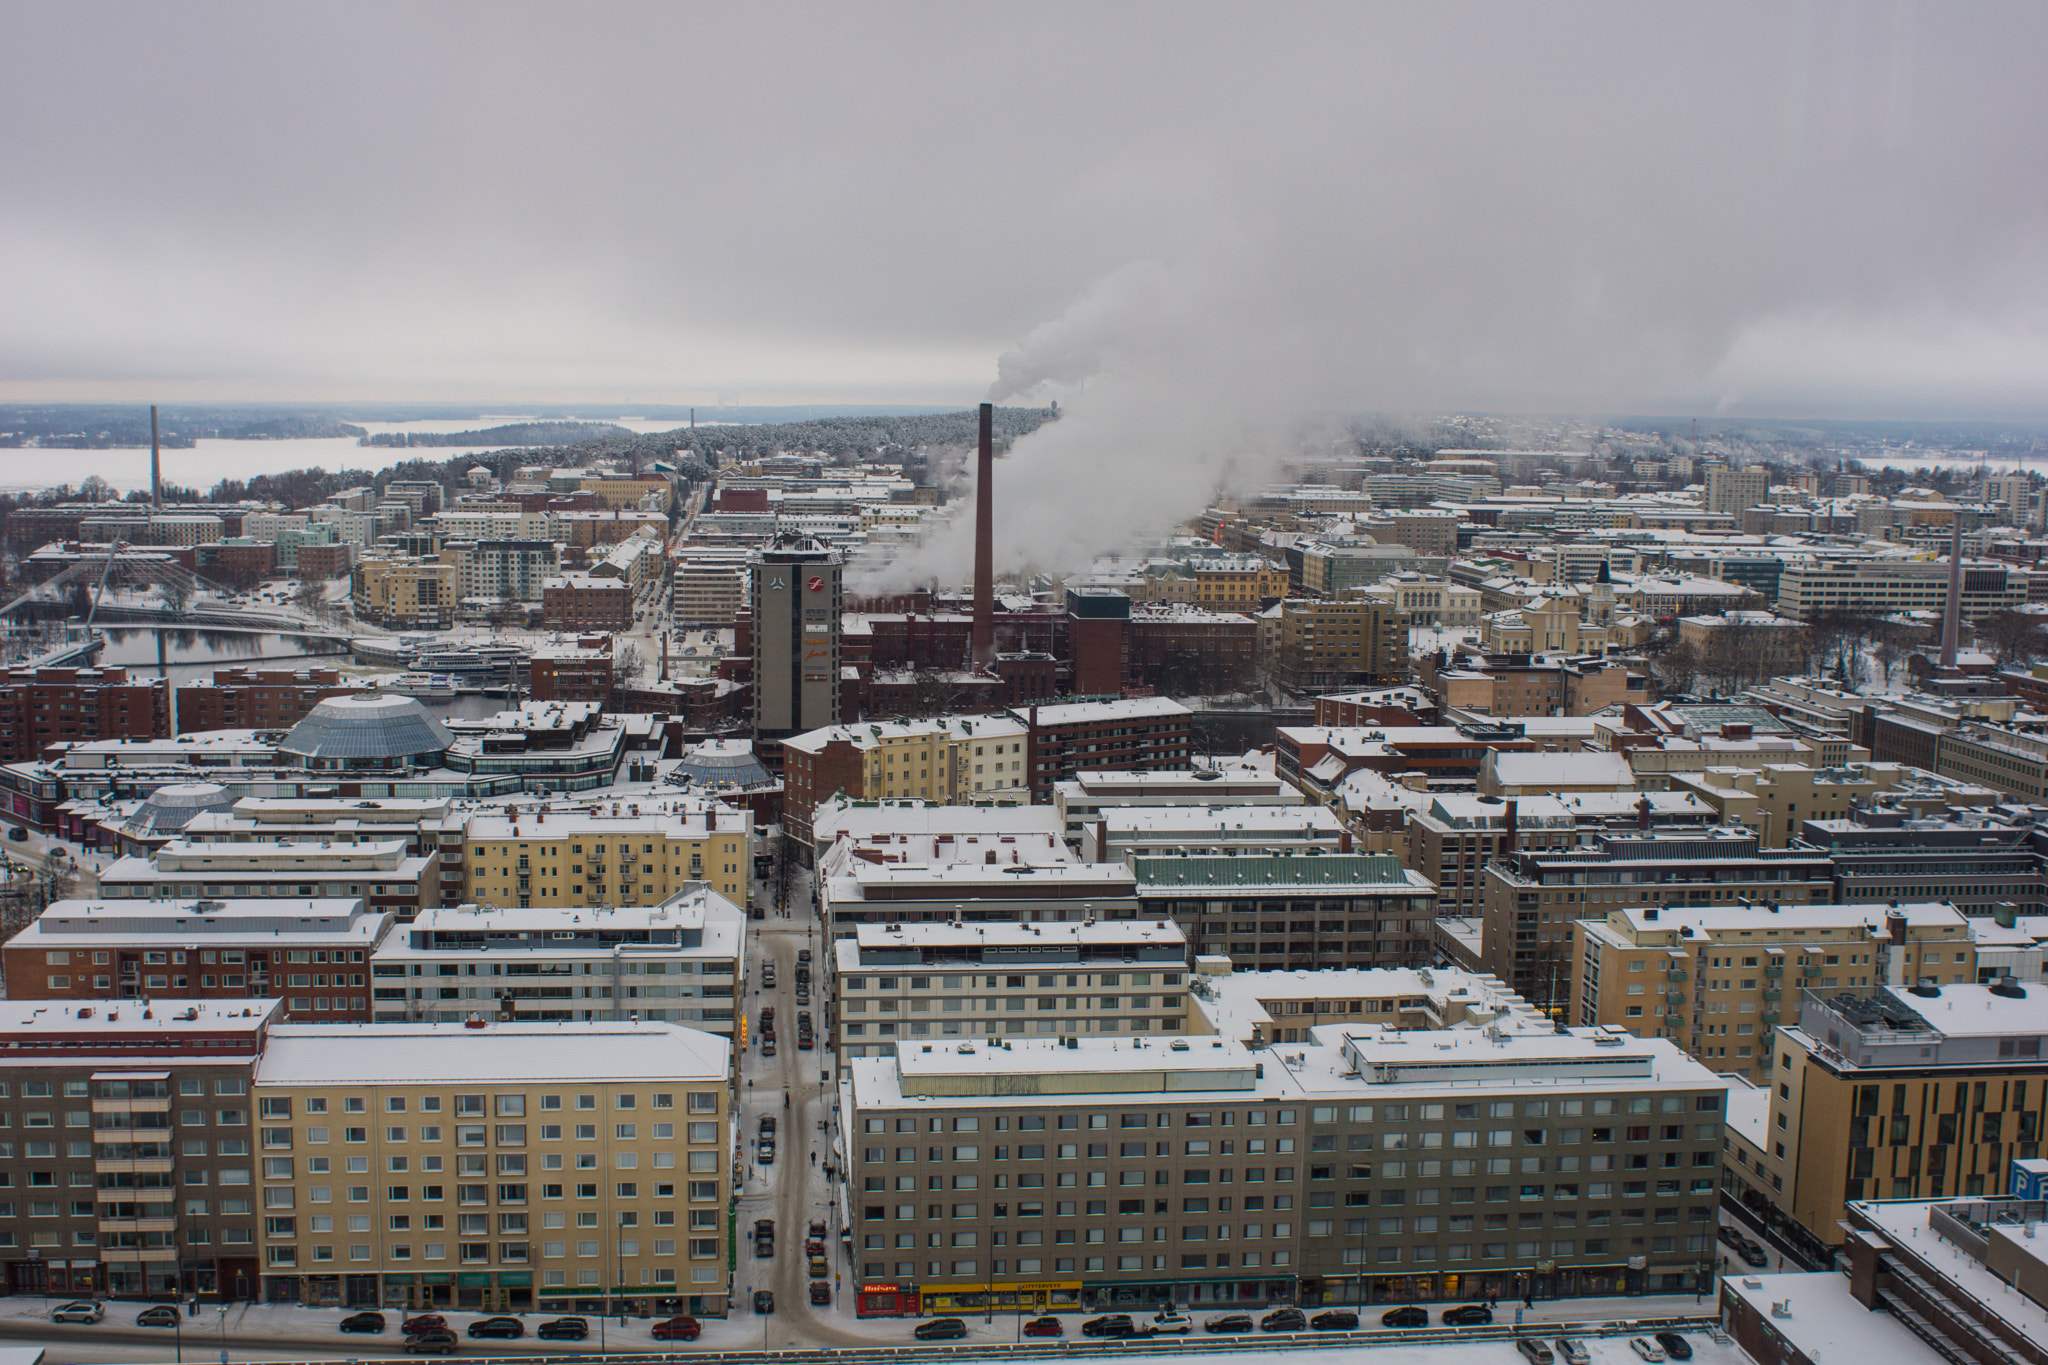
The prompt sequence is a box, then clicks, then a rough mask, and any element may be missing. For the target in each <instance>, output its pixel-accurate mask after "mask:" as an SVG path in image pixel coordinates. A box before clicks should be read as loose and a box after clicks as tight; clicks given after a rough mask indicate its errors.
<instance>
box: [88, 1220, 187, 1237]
mask: <svg viewBox="0 0 2048 1365" xmlns="http://www.w3.org/2000/svg"><path fill="white" fill-rule="evenodd" d="M177 1230H178V1220H177V1219H176V1218H102V1219H100V1231H101V1232H103V1233H106V1232H176V1231H177Z"/></svg>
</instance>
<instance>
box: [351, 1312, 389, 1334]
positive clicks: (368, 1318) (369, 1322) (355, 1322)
mask: <svg viewBox="0 0 2048 1365" xmlns="http://www.w3.org/2000/svg"><path fill="white" fill-rule="evenodd" d="M341 1330H342V1331H344V1332H381V1331H383V1330H384V1315H383V1314H382V1313H351V1314H349V1315H348V1316H347V1317H345V1318H343V1319H342V1320H341Z"/></svg>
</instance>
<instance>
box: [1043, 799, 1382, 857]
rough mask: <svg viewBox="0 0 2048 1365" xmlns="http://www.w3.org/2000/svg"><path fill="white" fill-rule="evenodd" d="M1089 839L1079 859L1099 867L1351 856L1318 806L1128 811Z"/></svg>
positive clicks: (1102, 823) (1345, 839) (1105, 818)
mask: <svg viewBox="0 0 2048 1365" xmlns="http://www.w3.org/2000/svg"><path fill="white" fill-rule="evenodd" d="M1088 833H1089V834H1092V836H1093V837H1092V838H1087V839H1084V843H1083V853H1084V854H1086V855H1087V856H1089V857H1091V858H1093V860H1094V861H1096V862H1098V863H1113V862H1127V861H1129V860H1130V859H1132V858H1154V857H1165V856H1171V855H1183V854H1184V855H1187V856H1190V857H1206V856H1215V855H1225V856H1229V855H1234V854H1240V853H1248V854H1265V855H1272V854H1280V853H1288V854H1299V853H1308V852H1311V851H1314V852H1318V853H1349V852H1350V851H1351V834H1350V831H1349V830H1347V829H1345V827H1344V822H1343V821H1342V820H1340V819H1338V818H1337V817H1336V816H1335V815H1333V814H1332V813H1331V812H1330V811H1328V810H1326V809H1324V808H1323V807H1321V806H1232V805H1215V804H1211V805H1203V806H1126V807H1123V808H1120V809H1115V810H1109V811H1105V812H1103V813H1102V814H1101V815H1100V816H1098V817H1097V818H1096V820H1095V823H1094V827H1093V829H1092V830H1090V831H1088Z"/></svg>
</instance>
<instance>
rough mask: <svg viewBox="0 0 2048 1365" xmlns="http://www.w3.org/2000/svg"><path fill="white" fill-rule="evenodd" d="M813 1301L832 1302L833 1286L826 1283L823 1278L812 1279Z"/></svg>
mask: <svg viewBox="0 0 2048 1365" xmlns="http://www.w3.org/2000/svg"><path fill="white" fill-rule="evenodd" d="M811 1302H812V1303H830V1302H832V1286H831V1285H829V1284H827V1283H825V1281H823V1280H812V1281H811Z"/></svg>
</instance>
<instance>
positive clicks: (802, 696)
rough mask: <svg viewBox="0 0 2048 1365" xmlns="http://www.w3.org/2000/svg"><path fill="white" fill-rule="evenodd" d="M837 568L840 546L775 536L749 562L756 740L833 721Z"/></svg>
mask: <svg viewBox="0 0 2048 1365" xmlns="http://www.w3.org/2000/svg"><path fill="white" fill-rule="evenodd" d="M842 569H843V561H842V559H841V557H840V555H839V552H838V551H836V550H832V549H829V548H827V547H826V546H825V545H824V544H823V543H822V542H819V541H815V540H809V539H804V538H793V537H783V538H779V539H777V540H776V541H775V542H774V543H773V544H772V545H770V546H768V547H767V548H765V549H763V550H761V551H759V552H757V553H756V554H755V555H754V557H753V559H752V560H750V561H749V563H748V572H749V579H750V581H749V594H748V595H749V599H750V600H751V602H752V604H753V646H754V666H753V689H754V690H753V707H752V721H753V727H754V734H755V736H756V737H757V738H762V737H767V738H774V739H779V738H781V737H783V736H785V735H792V734H802V733H803V732H804V731H806V730H816V729H818V728H820V727H821V726H826V725H833V724H836V723H837V722H838V720H839V631H840V611H841V601H840V575H841V572H842Z"/></svg>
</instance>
